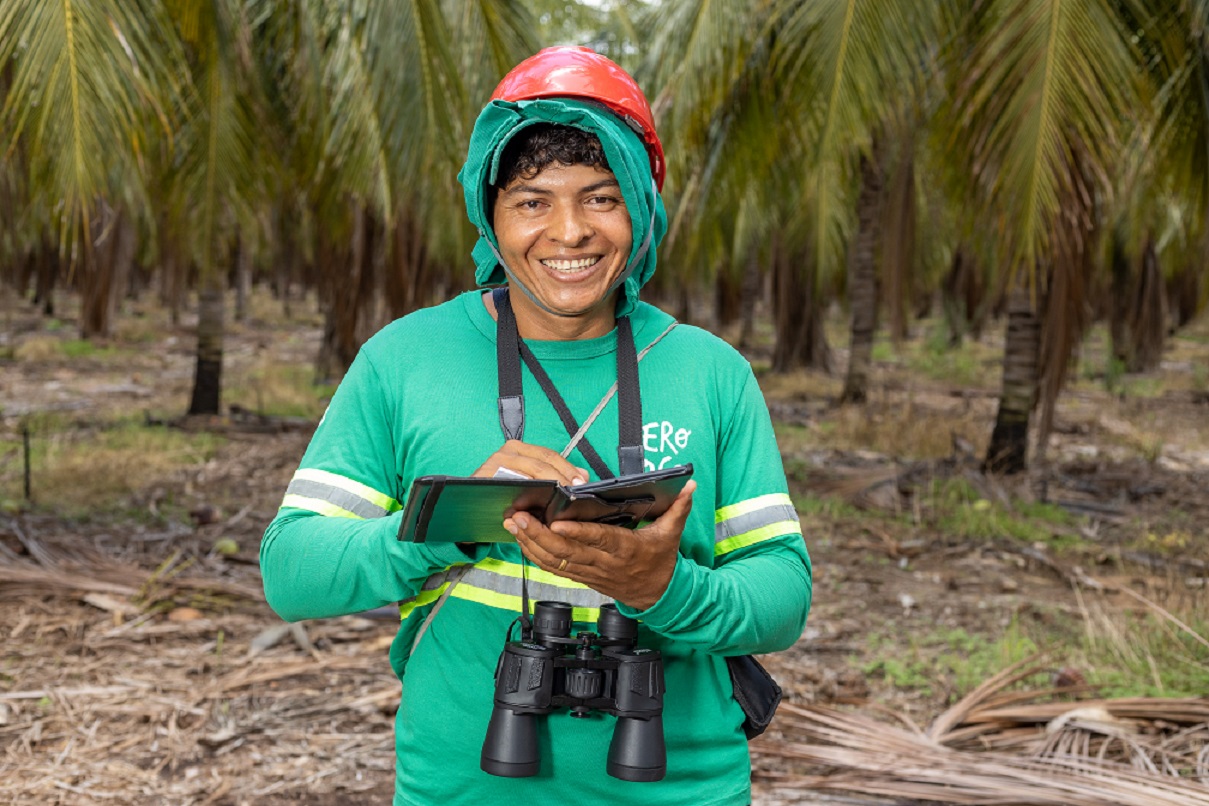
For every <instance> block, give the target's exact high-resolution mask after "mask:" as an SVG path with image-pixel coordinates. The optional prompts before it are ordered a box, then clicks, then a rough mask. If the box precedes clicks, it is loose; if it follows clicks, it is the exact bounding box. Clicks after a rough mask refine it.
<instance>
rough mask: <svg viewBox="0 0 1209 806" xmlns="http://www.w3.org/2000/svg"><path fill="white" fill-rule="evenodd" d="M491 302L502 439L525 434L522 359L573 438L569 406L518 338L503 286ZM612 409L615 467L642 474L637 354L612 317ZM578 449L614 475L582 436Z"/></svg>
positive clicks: (626, 326)
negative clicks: (615, 418) (614, 381)
mask: <svg viewBox="0 0 1209 806" xmlns="http://www.w3.org/2000/svg"><path fill="white" fill-rule="evenodd" d="M492 300H493V301H494V302H495V311H496V327H495V345H496V365H497V369H498V371H499V401H498V407H499V413H500V427H501V428H502V429H503V431H504V437H505V438H506V439H517V440H519V439H521V438H522V437H523V436H524V433H525V396H524V392H523V388H522V382H521V361H522V360H523V361H524V362H525V366H527V367H529V371H530V372H532V373H533V377H534V378H535V379H536V380H537V382H538V385H539V386H541V388H542V391H543V392H544V393H545V395H546V397H547V398H548V399H549V400H550V403H551V405H553V406H554V410H555V411H556V412H557V413H558V418H559V419H560V420H561V421H562V424H563V427H564V428H566V429H567V433H568V434H569V435H571V436H572V437H574V436H575V434H576V433H577V432H578V431H579V424H578V423H577V422H576V420H575V417H574V415H572V414H571V410H570V409H569V408H568V407H567V404H566V402H565V401H564V400H563V398H562V395H560V394H559V393H558V390H557V389H556V388H555V387H554V383H553V382H552V381H551V380H550V376H549V375H547V374H546V371H545V370H544V369H543V368H542V365H541V362H539V361H538V360H537V356H535V355H534V354H533V351H532V350H530V349H529V347H528V345H526V344H525V342H524V341H522V340H521V338H520V333H519V332H518V330H517V327H516V314H515V313H513V310H512V302H511V301H510V300H509V299H508V289H507V288H497V289H495V290H494V291H493V292H492ZM617 407H618V447H617V459H618V470H619V474H620V475H622V476H629V475H634V474H637V473H641V472H642V463H643V449H642V396H641V392H640V390H639V388H638V352H637V350H636V349H635V347H634V331H633V327H632V325H631V324H630V319H629V317H622V318H620V319H618V320H617ZM578 448H579V452H580V453H581V454H582V455H583V457H584V459H586V460H587V461H588V464H590V465H591V466H592V470H593V471H595V472H596V475H597V476H598V477H599V478H602V479H607V478H612V477H613V473H612V472H611V471H610V470H609V468H608V466H607V465H605V463H604V461H603V460H601V458H600V454H598V453H597V452H596V449H595V448H593V447H592V445H591V443H589V442H588V440H587V438H586V437H585V438H583V439H581V440H580V442H579V445H578Z"/></svg>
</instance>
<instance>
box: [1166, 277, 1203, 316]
mask: <svg viewBox="0 0 1209 806" xmlns="http://www.w3.org/2000/svg"><path fill="white" fill-rule="evenodd" d="M1167 300H1168V308H1170V310H1171V318H1172V322H1171V326H1172V328H1173V329H1174V330H1182V329H1183V328H1184V327H1186V326H1187V325H1188V323H1190V322H1191V321H1192V320H1193V319H1195V318H1196V315H1197V313H1198V312H1199V311H1198V308H1199V306H1200V302H1201V278H1200V275H1199V274H1198V273H1197V271H1196V269H1195V268H1194V267H1193V266H1192V265H1191V264H1185V265H1184V266H1183V268H1181V269H1179V270H1178V271H1176V273H1175V276H1173V277H1172V278H1171V281H1170V282H1169V283H1168V284H1167Z"/></svg>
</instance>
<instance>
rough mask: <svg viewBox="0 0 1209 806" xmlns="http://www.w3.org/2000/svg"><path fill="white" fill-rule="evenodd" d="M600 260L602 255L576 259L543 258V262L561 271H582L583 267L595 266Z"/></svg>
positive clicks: (547, 266) (550, 267) (546, 265)
mask: <svg viewBox="0 0 1209 806" xmlns="http://www.w3.org/2000/svg"><path fill="white" fill-rule="evenodd" d="M599 261H600V257H599V256H597V257H584V258H578V259H576V260H553V259H551V260H543V261H541V264H542V265H543V266H545V267H546V268H548V269H553V270H554V271H561V272H574V271H582V270H583V269H587V268H590V267H592V266H595V265H596V264H597V263H598V262H599Z"/></svg>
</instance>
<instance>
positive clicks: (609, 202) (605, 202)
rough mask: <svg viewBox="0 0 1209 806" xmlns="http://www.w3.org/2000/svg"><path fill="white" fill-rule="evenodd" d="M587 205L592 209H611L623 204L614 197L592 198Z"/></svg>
mask: <svg viewBox="0 0 1209 806" xmlns="http://www.w3.org/2000/svg"><path fill="white" fill-rule="evenodd" d="M588 204H590V205H592V206H594V207H613V206H615V205H618V204H623V202H622V200H621V199H619V198H618V197H616V196H592V197H590V198H589V199H588Z"/></svg>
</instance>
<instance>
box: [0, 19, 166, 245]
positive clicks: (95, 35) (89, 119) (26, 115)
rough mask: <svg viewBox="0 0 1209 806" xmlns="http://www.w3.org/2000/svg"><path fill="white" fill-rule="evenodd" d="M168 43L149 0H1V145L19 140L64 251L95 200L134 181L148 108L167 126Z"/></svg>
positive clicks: (9, 146) (37, 197)
mask: <svg viewBox="0 0 1209 806" xmlns="http://www.w3.org/2000/svg"><path fill="white" fill-rule="evenodd" d="M175 41H176V40H175V36H173V35H172V32H171V30H170V28H169V26H168V25H167V21H166V18H165V15H164V13H163V10H162V8H161V4H160V3H157V2H154V1H153V0H129V1H128V2H117V1H116V0H87V2H85V1H84V0H12V1H11V2H6V3H4V4H2V5H0V64H11V65H12V68H13V72H12V83H11V84H10V85H9V87H8V94H7V97H6V98H5V102H4V107H3V110H2V113H0V114H2V118H3V137H4V142H3V148H4V152H5V153H6V154H9V153H11V152H12V150H13V147H14V144H15V143H16V142H17V141H18V140H21V141H23V142H24V144H25V150H24V154H25V156H26V159H27V161H28V171H29V179H30V188H31V191H32V198H33V200H34V201H35V203H40V204H42V205H45V206H46V207H47V208H48V209H53V210H55V211H56V213H57V217H58V223H59V231H60V238H61V241H60V244H61V248H64V249H67V248H69V247H71V251H72V254H73V255H74V254H75V249H74V245H75V242H74V240H73V233H76V232H79V231H81V230H83V229H86V226H84V225H85V224H86V221H87V219H88V217H89V211H90V210H91V209H93V205H94V204H95V203H96V201H97V200H98V199H104V198H110V199H112V198H114V197H115V196H116V195H118V193H119V190H120V189H126V190H128V191H129V190H134V191H135V192H137V188H138V186H139V185H140V184H141V179H140V171H139V168H140V165H139V161H140V159H141V157H143V156H144V154H143V148H144V144H145V137H144V134H143V132H144V131H145V128H146V126H147V125H148V123H149V120H148V117H149V112H150V114H151V115H153V116H155V117H157V118H158V122H159V125H161V127H164V128H167V126H168V122H167V117H168V114H169V113H168V109H169V107H170V105H171V100H170V99H171V97H172V95H173V94H174V90H175V89H176V87H177V82H176V79H175V78H174V76H176V75H177V74H179V72H180V51H179V49H178V48H177V47H175V44H174V43H175ZM102 154H104V155H105V157H106V158H105V159H99V156H100V155H102Z"/></svg>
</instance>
